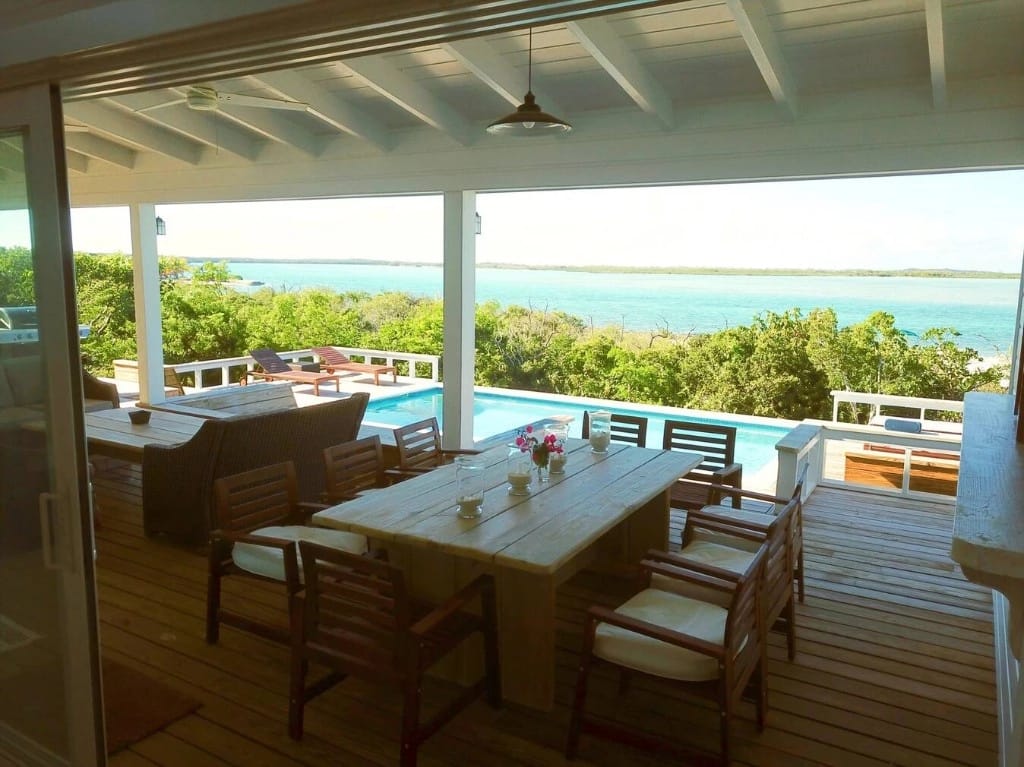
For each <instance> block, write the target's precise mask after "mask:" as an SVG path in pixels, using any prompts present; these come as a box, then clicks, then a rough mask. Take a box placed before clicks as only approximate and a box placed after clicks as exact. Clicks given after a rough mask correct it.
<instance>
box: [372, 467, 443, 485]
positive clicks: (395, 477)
mask: <svg viewBox="0 0 1024 767" xmlns="http://www.w3.org/2000/svg"><path fill="white" fill-rule="evenodd" d="M435 468H437V467H436V466H424V467H422V468H418V469H394V468H389V469H384V475H385V476H386V477H388V479H389V480H390V481H391V484H394V483H395V482H401V481H402V480H403V479H412V478H413V477H421V476H423V475H424V474H429V473H430V472H432V471H433V470H434V469H435Z"/></svg>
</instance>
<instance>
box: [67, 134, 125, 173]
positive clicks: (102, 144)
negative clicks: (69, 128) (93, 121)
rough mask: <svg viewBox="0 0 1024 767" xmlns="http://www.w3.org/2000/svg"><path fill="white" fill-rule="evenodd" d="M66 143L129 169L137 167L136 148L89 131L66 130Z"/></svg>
mask: <svg viewBox="0 0 1024 767" xmlns="http://www.w3.org/2000/svg"><path fill="white" fill-rule="evenodd" d="M64 145H65V146H66V147H67V148H68V149H71V150H74V151H75V152H77V153H78V154H82V155H85V156H86V157H92V158H93V159H96V160H103V161H104V162H109V163H111V164H113V165H117V166H119V167H122V168H127V169H128V170H131V169H132V168H134V167H135V158H136V156H137V154H138V153H137V152H136V151H135V150H134V149H129V148H128V147H126V146H123V145H121V144H117V143H115V142H113V141H108V140H107V139H105V138H100V137H99V136H93V135H91V134H89V133H67V132H65V134H64Z"/></svg>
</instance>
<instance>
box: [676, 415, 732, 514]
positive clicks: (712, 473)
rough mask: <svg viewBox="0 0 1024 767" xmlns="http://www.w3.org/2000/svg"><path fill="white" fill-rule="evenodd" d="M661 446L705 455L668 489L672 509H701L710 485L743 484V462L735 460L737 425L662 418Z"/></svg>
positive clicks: (709, 491) (704, 504) (705, 503)
mask: <svg viewBox="0 0 1024 767" xmlns="http://www.w3.org/2000/svg"><path fill="white" fill-rule="evenodd" d="M661 447H662V449H663V450H685V451H687V452H691V453H700V454H701V455H702V456H704V459H703V460H702V461H701V462H700V465H698V466H697V467H696V468H695V469H693V470H692V471H690V472H688V473H687V474H686V475H685V476H683V477H680V478H679V481H678V482H676V483H675V484H674V485H673V486H672V489H671V490H670V501H669V502H670V505H671V506H672V508H673V509H685V510H687V511H690V510H694V509H700V508H702V507H703V506H707V505H708V503H710V501H711V485H712V483H714V484H718V485H732V486H735V487H740V486H742V484H743V465H742V464H739V463H736V460H735V458H736V427H735V426H722V425H719V424H711V423H699V422H696V421H673V420H666V421H665V430H664V432H663V434H662V444H661Z"/></svg>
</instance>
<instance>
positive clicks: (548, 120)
mask: <svg viewBox="0 0 1024 767" xmlns="http://www.w3.org/2000/svg"><path fill="white" fill-rule="evenodd" d="M529 40H530V42H529V54H528V55H529V59H528V60H527V62H528V63H527V70H526V71H527V80H526V81H527V86H526V88H527V90H526V96H525V97H524V98H523V103H522V104H520V105H519V106H518V107H516V111H515V112H513V113H512V114H509V115H505V116H504V117H502V118H501V119H500V120H495V121H494V122H492V123H491V124H490V125H488V126H487V132H488V133H493V134H495V135H499V136H551V135H555V134H559V133H568V132H569V131H571V130H572V126H571V125H569V123H567V122H566V121H565V120H562V119H560V118H558V117H555V116H554V115H549V114H548V113H547V112H545V111H544V110H543V109H541V108H540V105H539V104H538V103H537V100H536V98H535V97H534V95H533V91H532V90H531V89H532V88H533V29H530V38H529Z"/></svg>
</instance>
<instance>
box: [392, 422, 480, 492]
mask: <svg viewBox="0 0 1024 767" xmlns="http://www.w3.org/2000/svg"><path fill="white" fill-rule="evenodd" d="M394 433H395V447H396V448H397V451H398V466H397V467H395V468H394V469H391V470H389V472H388V473H389V475H391V476H392V477H394V478H395V479H408V478H409V477H412V476H416V475H417V474H423V473H424V472H427V471H431V470H433V469H436V468H437V467H438V466H442V465H444V464H445V463H448V462H449V461H451V460H452V459H454V457H455V456H457V455H472V454H476V453H479V452H480V451H479V450H472V449H465V450H442V449H441V429H440V428H439V427H438V425H437V419H436V418H434V417H430V418H425V419H423V420H422V421H416V422H415V423H410V424H407V425H406V426H399V427H398V428H396V429H395V430H394Z"/></svg>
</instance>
